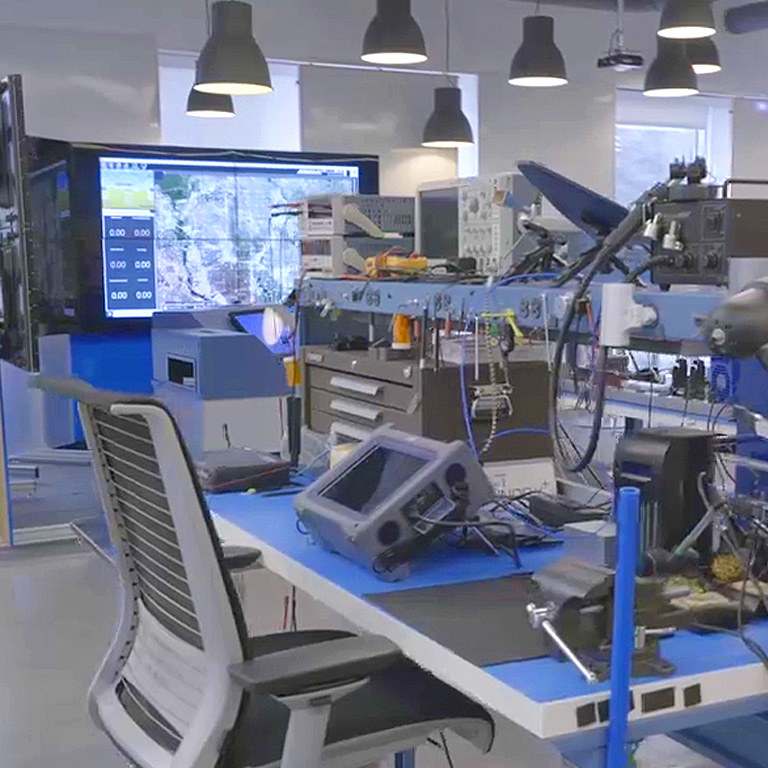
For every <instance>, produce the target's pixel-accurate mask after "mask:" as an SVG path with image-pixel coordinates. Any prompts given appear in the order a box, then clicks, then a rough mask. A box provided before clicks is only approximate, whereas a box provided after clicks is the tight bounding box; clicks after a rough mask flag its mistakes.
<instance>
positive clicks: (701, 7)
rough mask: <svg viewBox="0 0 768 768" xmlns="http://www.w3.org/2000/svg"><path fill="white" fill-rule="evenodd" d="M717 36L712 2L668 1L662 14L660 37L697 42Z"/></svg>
mask: <svg viewBox="0 0 768 768" xmlns="http://www.w3.org/2000/svg"><path fill="white" fill-rule="evenodd" d="M714 34H715V15H714V13H713V12H712V2H711V0H667V2H666V5H665V6H664V10H663V11H662V13H661V23H660V24H659V36H660V37H668V38H672V39H674V40H695V39H696V38H699V37H710V36H711V35H714Z"/></svg>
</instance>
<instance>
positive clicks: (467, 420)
mask: <svg viewBox="0 0 768 768" xmlns="http://www.w3.org/2000/svg"><path fill="white" fill-rule="evenodd" d="M471 324H472V320H471V318H468V319H467V323H466V325H465V326H464V333H466V332H467V331H468V330H469V326H470V325H471ZM466 361H467V356H466V350H465V348H464V339H461V365H460V366H459V389H461V409H462V411H463V412H464V428H465V429H466V430H467V442H468V443H469V447H470V448H471V449H472V453H473V454H474V456H475V458H478V455H477V445H475V436H474V434H472V419H471V417H470V413H469V401H468V400H467V383H466V382H467V375H466V372H465V368H466Z"/></svg>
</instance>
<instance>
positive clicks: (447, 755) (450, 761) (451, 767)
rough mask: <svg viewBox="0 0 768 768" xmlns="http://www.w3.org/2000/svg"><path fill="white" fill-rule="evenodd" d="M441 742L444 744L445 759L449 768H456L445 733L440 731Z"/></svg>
mask: <svg viewBox="0 0 768 768" xmlns="http://www.w3.org/2000/svg"><path fill="white" fill-rule="evenodd" d="M440 740H441V741H442V742H443V751H444V752H445V759H446V760H447V761H448V768H454V765H453V759H452V758H451V750H450V749H448V742H447V741H446V738H445V733H444V732H443V731H440Z"/></svg>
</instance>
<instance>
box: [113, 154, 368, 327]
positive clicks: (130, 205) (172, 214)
mask: <svg viewBox="0 0 768 768" xmlns="http://www.w3.org/2000/svg"><path fill="white" fill-rule="evenodd" d="M359 176H360V169H359V168H358V167H357V166H356V165H353V164H349V163H348V164H339V165H334V164H332V163H331V162H329V163H328V164H322V163H318V164H308V163H307V162H306V161H305V162H295V163H290V162H287V163H277V162H256V161H254V162H251V161H241V160H235V161H232V160H213V159H211V160H209V159H206V160H194V159H185V158H181V157H179V158H177V159H169V158H167V157H157V156H153V154H152V153H147V156H146V157H141V156H137V155H136V154H133V153H131V154H125V155H120V154H105V155H101V156H99V178H100V187H101V229H102V248H101V251H102V257H103V281H104V313H105V315H106V317H108V318H141V317H150V316H151V315H152V314H154V313H155V312H163V311H178V310H187V309H200V308H203V307H213V306H228V305H243V304H264V303H271V302H279V301H282V300H283V299H284V298H285V296H286V295H287V294H288V293H289V292H290V290H291V289H292V288H293V286H294V284H295V281H296V278H297V277H298V273H299V263H300V259H299V241H298V218H297V216H296V209H295V208H292V206H291V204H292V203H298V202H300V201H301V200H303V199H304V198H306V197H308V196H310V195H322V194H334V193H342V194H350V193H355V192H357V191H359V189H360V178H359Z"/></svg>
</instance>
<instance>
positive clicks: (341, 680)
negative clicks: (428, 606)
mask: <svg viewBox="0 0 768 768" xmlns="http://www.w3.org/2000/svg"><path fill="white" fill-rule="evenodd" d="M37 383H38V386H40V387H41V388H45V389H51V390H54V391H56V392H58V393H60V394H62V395H66V396H68V397H72V398H74V399H75V400H77V401H78V404H79V412H80V417H81V420H82V423H83V429H84V431H85V435H86V439H87V442H88V445H89V447H90V449H91V451H92V453H93V465H94V469H95V472H96V477H97V480H98V484H99V489H100V493H101V498H102V501H103V505H104V510H105V512H106V515H107V518H108V524H109V528H110V533H111V536H112V539H113V541H114V543H115V547H116V557H117V561H118V562H117V567H118V570H119V573H120V581H121V586H122V610H121V614H120V619H119V624H118V628H117V633H116V635H115V638H114V641H113V643H112V646H111V648H110V650H109V652H108V653H107V656H106V658H105V659H104V661H103V663H102V665H101V668H100V669H99V671H98V672H97V674H96V677H95V679H94V681H93V683H92V685H91V688H90V691H89V694H88V699H89V708H90V712H91V715H92V717H93V719H94V720H95V722H96V724H97V725H98V726H99V727H100V728H101V729H102V730H103V731H104V732H105V733H106V734H107V735H108V736H109V738H110V739H111V740H112V742H113V743H114V745H115V746H116V747H117V749H118V750H120V752H121V753H122V754H123V755H124V756H125V757H126V758H127V759H128V760H129V761H130V762H131V763H133V764H135V765H138V766H140V767H141V768H262V767H265V768H266V767H272V766H278V765H280V766H281V768H319V767H320V766H323V768H325V766H329V767H332V768H354V767H355V766H361V765H363V764H365V763H369V762H371V761H374V760H378V759H380V758H382V757H384V756H385V755H387V754H391V753H392V752H398V751H404V750H407V749H410V748H412V747H414V746H416V745H418V744H421V743H423V742H425V741H426V739H427V737H428V736H429V735H430V734H432V733H434V732H436V731H439V730H441V729H445V728H449V729H451V730H453V731H455V732H456V733H458V734H460V735H462V736H464V737H465V738H467V739H468V740H470V741H471V742H473V743H474V744H475V745H476V746H477V747H478V748H479V749H481V750H482V751H488V750H489V749H490V746H491V742H492V740H493V723H492V720H491V718H490V716H489V715H488V713H487V712H486V711H485V710H484V709H483V708H482V707H481V706H480V705H478V704H476V703H474V702H472V701H471V700H469V699H467V698H466V697H464V696H463V695H462V694H460V693H458V692H457V691H455V690H454V689H452V688H450V687H449V686H447V685H445V684H444V683H442V682H440V681H439V680H437V679H436V678H434V677H432V676H431V675H429V674H427V673H425V672H423V671H422V670H420V669H419V668H417V667H416V666H415V665H413V664H412V663H410V662H409V661H407V660H406V659H404V658H403V657H402V656H401V655H400V653H399V651H398V649H397V647H396V646H394V645H393V644H392V643H390V642H389V641H388V640H386V639H385V638H382V637H377V636H370V635H369V636H356V635H353V634H350V633H348V632H341V631H332V630H310V631H300V632H291V633H282V634H274V635H266V636H261V637H248V636H247V633H246V629H245V622H244V619H243V615H242V611H241V607H240V604H239V601H238V600H237V598H236V596H235V593H234V591H233V588H232V582H231V579H230V575H229V573H228V568H227V561H226V559H225V558H224V556H223V552H222V548H221V546H220V544H219V541H218V538H217V536H216V533H215V530H214V528H213V524H212V521H211V518H210V515H209V512H208V508H207V506H206V503H205V500H204V498H203V496H202V494H201V491H200V487H199V485H198V483H197V479H196V475H195V471H194V468H193V465H192V463H191V461H190V458H189V455H188V453H187V451H186V449H185V447H184V444H183V441H182V438H181V436H180V434H179V431H178V429H177V427H176V425H175V423H174V421H173V418H172V417H171V415H170V414H169V413H168V411H167V410H166V409H165V407H164V406H163V405H162V404H161V403H159V402H158V401H156V400H153V399H150V398H144V397H134V396H122V395H115V394H112V393H106V392H101V391H99V390H96V389H94V388H93V387H91V386H90V385H88V384H86V383H85V382H82V381H78V380H76V379H58V380H56V379H45V378H43V377H39V380H38V382H37ZM241 565H242V563H241Z"/></svg>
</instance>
